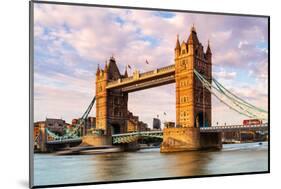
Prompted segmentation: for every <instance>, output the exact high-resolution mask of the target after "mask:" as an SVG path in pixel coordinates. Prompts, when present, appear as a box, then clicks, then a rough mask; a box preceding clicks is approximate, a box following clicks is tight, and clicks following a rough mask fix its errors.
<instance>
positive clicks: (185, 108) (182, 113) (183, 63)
mask: <svg viewBox="0 0 281 189" xmlns="http://www.w3.org/2000/svg"><path fill="white" fill-rule="evenodd" d="M194 69H196V70H197V71H198V72H200V73H201V74H202V75H203V76H204V77H205V78H206V79H207V80H208V81H209V82H211V81H212V53H211V48H210V45H209V43H208V47H207V50H206V53H205V52H204V50H203V46H202V44H201V43H200V42H199V40H198V37H197V33H196V30H195V27H194V26H193V27H192V28H191V32H190V35H189V37H188V39H187V42H185V41H182V43H181V45H180V42H179V38H178V37H177V41H176V48H175V80H176V124H177V126H179V127H191V128H198V127H208V126H211V123H212V120H211V118H212V116H211V113H212V110H211V107H212V106H211V105H212V101H211V93H210V92H209V91H208V90H207V89H206V88H204V87H203V85H202V83H201V82H200V81H199V80H198V78H196V76H195V75H194V72H193V70H194Z"/></svg>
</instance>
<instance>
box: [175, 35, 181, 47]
mask: <svg viewBox="0 0 281 189" xmlns="http://www.w3.org/2000/svg"><path fill="white" fill-rule="evenodd" d="M180 48H181V47H180V41H179V34H177V42H176V47H175V49H180Z"/></svg>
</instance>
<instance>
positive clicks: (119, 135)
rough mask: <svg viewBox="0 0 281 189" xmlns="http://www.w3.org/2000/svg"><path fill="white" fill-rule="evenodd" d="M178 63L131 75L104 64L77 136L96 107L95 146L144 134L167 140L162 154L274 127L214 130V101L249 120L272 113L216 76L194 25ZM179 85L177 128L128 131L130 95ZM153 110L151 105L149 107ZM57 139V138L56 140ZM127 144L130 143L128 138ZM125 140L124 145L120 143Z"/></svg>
mask: <svg viewBox="0 0 281 189" xmlns="http://www.w3.org/2000/svg"><path fill="white" fill-rule="evenodd" d="M174 56H175V58H174V64H168V66H164V67H162V68H158V69H155V70H151V71H148V72H144V73H141V72H139V71H138V70H135V71H134V72H133V74H132V76H128V73H127V69H126V70H125V72H124V74H121V73H120V71H119V69H118V66H117V62H116V60H115V59H114V58H113V57H111V58H110V59H109V61H108V62H107V63H106V64H105V66H104V68H101V67H99V66H98V68H97V71H96V81H95V89H96V90H95V93H96V94H95V98H94V100H93V101H92V102H91V104H90V106H89V107H88V109H87V111H86V112H85V114H84V115H83V116H82V119H81V120H82V123H81V124H79V125H77V128H76V129H75V130H74V132H72V133H70V134H71V136H75V134H76V135H77V131H78V130H79V128H81V127H82V126H83V120H84V118H85V117H87V115H88V114H89V112H90V111H91V109H92V107H93V104H94V103H96V130H98V131H101V132H99V133H100V134H99V135H95V136H87V137H86V138H87V140H88V139H89V138H91V141H94V142H93V145H111V144H112V143H113V144H118V143H120V141H123V142H121V143H130V142H133V141H135V140H136V139H137V138H138V137H139V136H147V137H162V138H163V142H162V144H161V152H173V151H185V150H198V149H202V148H214V147H215V148H219V149H220V148H221V147H222V143H221V133H222V131H227V130H237V129H240V130H241V129H242V130H243V129H253V130H255V129H258V130H259V129H261V130H263V129H267V128H268V126H267V125H266V126H265V125H264V126H261V127H251V126H226V127H212V126H211V123H212V98H211V95H214V96H215V97H216V98H218V99H219V100H220V101H221V102H222V103H224V104H225V105H226V106H228V107H229V108H230V109H232V110H234V111H236V112H237V113H239V114H243V115H245V116H247V117H249V118H255V119H263V120H267V118H268V115H267V111H265V110H262V109H260V108H258V107H256V106H254V105H252V104H250V103H248V102H246V101H244V100H243V99H241V98H239V97H238V96H236V95H235V94H233V93H232V92H230V91H229V90H227V89H226V88H225V87H224V86H223V85H221V84H220V83H219V82H218V81H217V80H215V79H214V78H213V77H212V52H211V47H210V44H209V43H208V46H207V48H206V50H204V47H203V45H202V44H201V42H200V41H199V39H198V37H197V32H196V30H195V28H194V27H192V28H191V31H190V34H189V36H188V38H187V40H186V41H184V40H183V41H182V42H180V40H179V36H177V39H176V45H175V49H174ZM170 83H175V91H176V96H175V98H176V104H175V105H176V112H175V114H176V127H175V128H164V130H163V131H161V132H158V133H153V132H147V133H133V134H132V133H127V132H128V129H127V120H128V94H129V93H130V92H135V91H140V90H144V89H148V88H153V87H157V86H162V85H166V84H170ZM148 108H149V107H148ZM53 138H56V137H55V136H54V137H53ZM123 139H124V140H125V141H126V142H124V140H123ZM118 141H119V142H118Z"/></svg>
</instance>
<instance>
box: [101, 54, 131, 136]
mask: <svg viewBox="0 0 281 189" xmlns="http://www.w3.org/2000/svg"><path fill="white" fill-rule="evenodd" d="M126 75H127V74H126V73H125V74H124V75H121V74H120V72H119V70H118V67H117V65H116V62H115V59H114V58H113V57H111V58H110V60H109V63H106V64H105V68H104V69H100V68H98V70H97V73H96V112H97V115H96V128H97V129H100V130H103V131H104V134H105V135H108V136H111V135H112V134H118V133H124V132H126V128H127V111H128V105H127V104H128V93H123V92H122V91H121V89H112V90H107V89H106V86H107V83H108V82H109V81H114V80H118V79H121V78H124V77H126Z"/></svg>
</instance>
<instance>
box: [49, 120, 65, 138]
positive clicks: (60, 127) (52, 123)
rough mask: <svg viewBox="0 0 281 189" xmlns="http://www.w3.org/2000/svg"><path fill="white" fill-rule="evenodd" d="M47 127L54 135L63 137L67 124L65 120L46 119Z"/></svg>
mask: <svg viewBox="0 0 281 189" xmlns="http://www.w3.org/2000/svg"><path fill="white" fill-rule="evenodd" d="M45 127H47V128H48V129H49V130H50V131H51V132H53V133H56V134H58V135H63V134H64V129H65V127H66V122H65V120H63V119H54V118H46V120H45Z"/></svg>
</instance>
